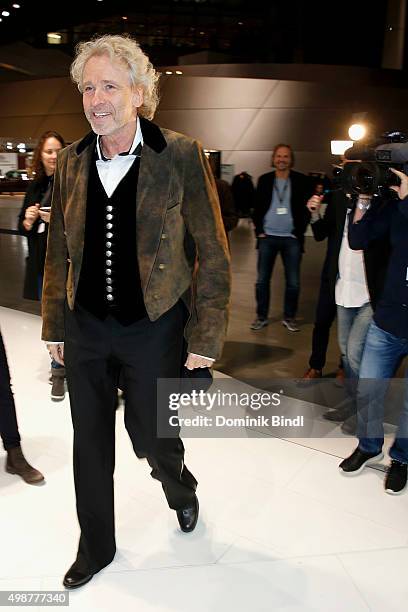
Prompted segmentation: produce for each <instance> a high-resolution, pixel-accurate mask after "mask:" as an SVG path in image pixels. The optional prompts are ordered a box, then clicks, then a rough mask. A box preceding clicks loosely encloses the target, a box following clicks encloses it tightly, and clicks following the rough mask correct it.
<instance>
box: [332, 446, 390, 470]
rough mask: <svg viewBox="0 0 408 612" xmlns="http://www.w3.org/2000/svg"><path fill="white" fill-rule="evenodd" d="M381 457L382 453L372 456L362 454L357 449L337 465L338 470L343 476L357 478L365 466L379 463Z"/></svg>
mask: <svg viewBox="0 0 408 612" xmlns="http://www.w3.org/2000/svg"><path fill="white" fill-rule="evenodd" d="M383 457H384V455H383V453H382V452H380V453H378V454H375V455H372V454H371V453H364V452H363V451H361V450H360V449H359V448H358V447H357V448H356V450H355V451H354V452H353V453H352V454H351V455H350V457H347V458H346V459H343V461H342V462H341V463H340V465H339V470H340V472H341V473H342V474H344V475H345V476H357V474H360V472H362V471H363V469H364V468H365V466H366V465H370V463H376V462H377V461H381V459H382V458H383Z"/></svg>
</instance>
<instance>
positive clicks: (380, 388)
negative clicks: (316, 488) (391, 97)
mask: <svg viewBox="0 0 408 612" xmlns="http://www.w3.org/2000/svg"><path fill="white" fill-rule="evenodd" d="M391 170H392V171H393V172H394V174H396V175H397V176H398V177H399V179H400V185H399V186H397V187H396V186H392V187H390V189H393V190H394V191H395V192H396V193H397V195H398V198H399V199H397V198H395V199H394V200H392V199H391V198H390V199H389V201H388V202H387V203H386V205H384V206H382V207H380V208H378V207H373V208H370V209H368V207H365V208H364V207H361V208H360V209H358V210H356V213H355V216H354V219H353V223H352V224H350V228H349V241H350V246H351V247H352V248H353V249H362V248H363V249H364V248H367V246H368V245H370V244H371V243H372V242H373V241H374V240H376V239H378V238H380V237H383V236H387V235H388V236H389V237H390V240H391V255H390V260H389V265H388V269H387V274H386V279H385V286H384V291H383V293H382V296H381V299H380V300H379V303H378V305H377V308H376V310H375V314H374V318H373V321H372V323H371V324H370V327H369V330H368V334H367V339H366V344H365V348H364V354H363V358H362V362H361V367H360V380H359V384H358V391H357V404H358V427H357V437H358V440H359V444H358V447H357V448H356V449H355V451H354V452H353V453H352V454H351V455H350V457H347V458H346V459H344V460H343V461H342V462H341V463H340V466H339V467H340V470H341V471H342V473H343V474H346V475H351V474H359V473H360V472H361V471H362V470H363V469H364V467H365V466H366V465H368V464H370V463H373V462H376V461H378V460H380V459H382V457H383V453H382V447H383V443H384V427H383V419H384V398H385V394H386V392H387V389H388V386H389V379H390V378H391V377H392V376H393V375H394V373H395V371H396V369H397V367H398V365H399V363H400V361H401V359H402V358H403V357H404V356H405V355H407V354H408V249H407V238H408V176H406V175H405V174H404V173H403V172H400V171H397V170H394V169H392V168H391ZM405 378H406V379H407V372H406V373H405ZM389 454H390V457H391V464H390V466H389V467H388V469H387V474H386V478H385V481H384V487H385V491H386V492H387V493H390V494H394V495H395V494H398V493H401V492H402V491H403V490H404V489H405V487H406V484H407V464H408V393H407V392H406V393H405V399H404V405H403V408H402V413H401V416H400V421H399V426H398V430H397V434H396V437H395V440H394V443H393V445H392V447H391V449H390V451H389Z"/></svg>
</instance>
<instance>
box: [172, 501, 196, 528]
mask: <svg viewBox="0 0 408 612" xmlns="http://www.w3.org/2000/svg"><path fill="white" fill-rule="evenodd" d="M198 508H199V506H198V499H197V495H195V496H194V500H193V505H191V506H188V508H183V509H182V510H177V518H178V522H179V525H180V528H181V531H184V532H185V533H188V532H189V531H193V530H194V528H195V526H196V525H197V520H198Z"/></svg>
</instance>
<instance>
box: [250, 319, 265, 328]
mask: <svg viewBox="0 0 408 612" xmlns="http://www.w3.org/2000/svg"><path fill="white" fill-rule="evenodd" d="M267 325H268V319H255V321H254V322H253V323H252V324H251V329H253V330H254V331H258V329H262V328H263V327H266V326H267Z"/></svg>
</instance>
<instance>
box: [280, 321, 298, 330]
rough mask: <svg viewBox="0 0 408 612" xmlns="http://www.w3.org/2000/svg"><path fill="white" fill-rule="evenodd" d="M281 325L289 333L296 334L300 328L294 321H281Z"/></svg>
mask: <svg viewBox="0 0 408 612" xmlns="http://www.w3.org/2000/svg"><path fill="white" fill-rule="evenodd" d="M282 325H283V326H284V327H286V329H288V330H289V331H290V332H298V331H300V328H299V327H298V326H297V325H296V321H295V319H283V321H282Z"/></svg>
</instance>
